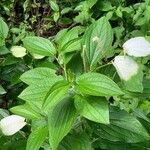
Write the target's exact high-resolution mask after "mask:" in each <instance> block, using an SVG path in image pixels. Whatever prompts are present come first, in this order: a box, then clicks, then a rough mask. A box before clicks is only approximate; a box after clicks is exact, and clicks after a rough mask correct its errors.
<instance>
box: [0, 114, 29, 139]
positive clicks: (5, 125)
mask: <svg viewBox="0 0 150 150" xmlns="http://www.w3.org/2000/svg"><path fill="white" fill-rule="evenodd" d="M26 124H27V123H26V122H25V118H24V117H21V116H18V115H11V116H8V117H5V118H3V119H2V120H1V121H0V129H1V131H2V133H3V134H4V135H7V136H10V135H13V134H15V133H16V132H18V131H19V130H20V129H22V128H23V127H24V126H25V125H26Z"/></svg>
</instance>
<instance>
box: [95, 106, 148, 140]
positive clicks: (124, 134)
mask: <svg viewBox="0 0 150 150" xmlns="http://www.w3.org/2000/svg"><path fill="white" fill-rule="evenodd" d="M95 133H96V134H98V135H99V136H100V137H101V138H103V139H107V140H109V141H114V142H116V141H122V142H127V143H137V142H142V141H146V140H150V136H149V134H148V133H147V131H146V130H145V128H144V127H143V126H142V124H141V123H140V122H139V121H138V120H137V119H136V118H135V117H134V116H132V115H130V114H128V113H127V112H125V111H123V110H119V109H118V108H115V107H113V108H112V109H111V110H110V125H102V124H101V125H100V128H99V129H98V130H96V131H95Z"/></svg>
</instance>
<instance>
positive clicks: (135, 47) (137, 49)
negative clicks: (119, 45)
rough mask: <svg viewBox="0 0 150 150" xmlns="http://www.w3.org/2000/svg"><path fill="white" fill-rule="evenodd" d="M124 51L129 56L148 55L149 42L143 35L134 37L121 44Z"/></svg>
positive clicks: (149, 51)
mask: <svg viewBox="0 0 150 150" xmlns="http://www.w3.org/2000/svg"><path fill="white" fill-rule="evenodd" d="M123 49H124V51H125V53H127V54H128V55H129V56H135V57H144V56H148V55H150V43H149V42H148V41H147V40H146V39H145V38H144V37H135V38H131V39H130V40H128V41H126V42H125V43H124V44H123Z"/></svg>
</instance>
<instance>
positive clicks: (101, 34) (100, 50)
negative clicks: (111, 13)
mask: <svg viewBox="0 0 150 150" xmlns="http://www.w3.org/2000/svg"><path fill="white" fill-rule="evenodd" d="M112 41H113V31H112V28H111V26H110V24H109V22H108V20H107V19H106V18H105V17H102V18H101V19H99V20H97V21H96V22H94V23H93V24H92V25H91V26H90V27H89V28H88V29H87V30H86V31H85V34H84V36H83V42H82V43H83V58H84V59H85V62H86V65H87V68H89V70H93V69H94V68H95V66H96V65H97V63H98V62H99V61H100V60H101V59H102V58H103V57H104V56H105V54H106V52H107V51H109V49H110V48H111V45H112Z"/></svg>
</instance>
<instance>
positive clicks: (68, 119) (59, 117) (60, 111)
mask: <svg viewBox="0 0 150 150" xmlns="http://www.w3.org/2000/svg"><path fill="white" fill-rule="evenodd" d="M76 118H77V112H76V109H75V107H74V103H73V99H72V98H71V97H66V98H64V99H63V100H62V101H61V102H60V103H59V104H57V105H56V106H55V107H54V108H53V109H51V111H50V113H49V114H48V127H49V142H50V145H51V147H52V149H53V150H56V149H57V147H58V144H59V142H60V141H61V140H62V139H63V138H64V136H66V135H67V134H68V132H69V131H70V130H71V128H72V125H73V123H74V121H75V120H76Z"/></svg>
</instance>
